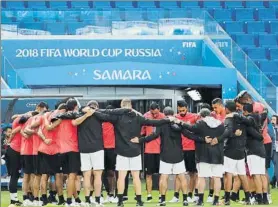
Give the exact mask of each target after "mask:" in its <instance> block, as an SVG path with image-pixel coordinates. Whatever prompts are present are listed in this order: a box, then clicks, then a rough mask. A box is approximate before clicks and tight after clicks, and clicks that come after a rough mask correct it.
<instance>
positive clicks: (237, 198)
mask: <svg viewBox="0 0 278 207" xmlns="http://www.w3.org/2000/svg"><path fill="white" fill-rule="evenodd" d="M236 195H237V197H236V199H237V200H240V199H239V191H237V193H236Z"/></svg>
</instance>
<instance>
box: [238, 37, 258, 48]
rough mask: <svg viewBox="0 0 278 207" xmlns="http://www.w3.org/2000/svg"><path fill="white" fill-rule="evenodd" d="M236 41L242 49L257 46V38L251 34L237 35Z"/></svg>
mask: <svg viewBox="0 0 278 207" xmlns="http://www.w3.org/2000/svg"><path fill="white" fill-rule="evenodd" d="M235 40H236V43H237V44H238V45H239V46H240V47H242V48H247V47H254V46H255V37H254V35H251V34H236V35H235Z"/></svg>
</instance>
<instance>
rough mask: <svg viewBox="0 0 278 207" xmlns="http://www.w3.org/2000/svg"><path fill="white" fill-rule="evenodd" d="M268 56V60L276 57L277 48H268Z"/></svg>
mask: <svg viewBox="0 0 278 207" xmlns="http://www.w3.org/2000/svg"><path fill="white" fill-rule="evenodd" d="M269 57H270V60H275V59H278V49H277V48H270V49H269Z"/></svg>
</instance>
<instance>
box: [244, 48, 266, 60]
mask: <svg viewBox="0 0 278 207" xmlns="http://www.w3.org/2000/svg"><path fill="white" fill-rule="evenodd" d="M247 55H248V56H249V57H250V58H251V59H266V55H265V49H264V48H249V49H247Z"/></svg>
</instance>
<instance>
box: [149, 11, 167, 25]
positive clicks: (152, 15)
mask: <svg viewBox="0 0 278 207" xmlns="http://www.w3.org/2000/svg"><path fill="white" fill-rule="evenodd" d="M164 17H165V10H164V9H156V10H151V9H148V10H147V20H149V21H154V22H157V20H158V19H161V18H164Z"/></svg>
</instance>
